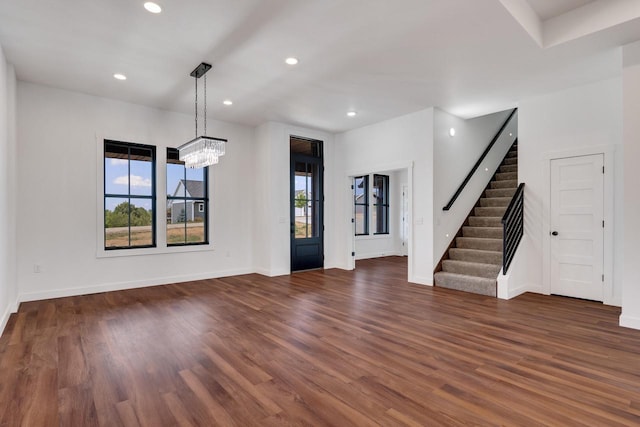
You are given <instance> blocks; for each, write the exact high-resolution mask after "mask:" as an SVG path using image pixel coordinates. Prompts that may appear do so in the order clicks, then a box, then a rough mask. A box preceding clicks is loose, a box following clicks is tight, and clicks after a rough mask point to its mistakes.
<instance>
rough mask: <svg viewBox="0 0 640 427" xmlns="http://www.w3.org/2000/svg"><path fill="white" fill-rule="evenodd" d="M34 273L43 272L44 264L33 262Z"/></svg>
mask: <svg viewBox="0 0 640 427" xmlns="http://www.w3.org/2000/svg"><path fill="white" fill-rule="evenodd" d="M33 272H34V273H42V266H41V265H40V264H33Z"/></svg>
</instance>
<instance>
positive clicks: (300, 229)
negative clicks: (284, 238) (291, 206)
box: [294, 162, 319, 239]
mask: <svg viewBox="0 0 640 427" xmlns="http://www.w3.org/2000/svg"><path fill="white" fill-rule="evenodd" d="M318 168H319V166H318V165H317V164H313V163H306V162H296V163H295V189H294V191H295V238H296V239H300V238H301V239H305V238H309V237H317V236H318V218H317V215H318V209H317V208H318V203H319V200H318V194H315V193H316V191H315V188H316V183H314V177H317V176H318Z"/></svg>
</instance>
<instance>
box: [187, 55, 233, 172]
mask: <svg viewBox="0 0 640 427" xmlns="http://www.w3.org/2000/svg"><path fill="white" fill-rule="evenodd" d="M210 69H211V65H209V64H206V63H204V62H203V63H201V64H200V65H198V66H197V67H196V68H195V69H194V70H193V71H192V72H191V74H190V75H191V77H193V78H194V79H195V81H196V96H195V111H196V120H195V122H196V137H195V138H194V139H192V140H191V141H189V142H187V143H186V144H182V145H181V146H180V147H178V152H179V158H180V161H183V162H184V165H185V167H187V168H191V169H196V168H204V167H206V166H211V165H215V164H217V163H218V160H219V158H220V156H224V153H225V145H226V142H227V140H226V139H220V138H212V137H210V136H206V134H207V76H206V75H205V74H207V71H209V70H210ZM202 76H204V132H203V135H201V136H198V79H199V78H200V77H202Z"/></svg>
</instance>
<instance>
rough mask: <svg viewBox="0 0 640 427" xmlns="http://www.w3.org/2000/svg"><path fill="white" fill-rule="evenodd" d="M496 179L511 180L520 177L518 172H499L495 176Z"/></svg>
mask: <svg viewBox="0 0 640 427" xmlns="http://www.w3.org/2000/svg"><path fill="white" fill-rule="evenodd" d="M495 179H496V181H510V180H514V179H515V180H517V179H518V172H498V173H497V174H496V177H495Z"/></svg>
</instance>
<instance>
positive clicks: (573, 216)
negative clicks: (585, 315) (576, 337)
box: [550, 154, 604, 301]
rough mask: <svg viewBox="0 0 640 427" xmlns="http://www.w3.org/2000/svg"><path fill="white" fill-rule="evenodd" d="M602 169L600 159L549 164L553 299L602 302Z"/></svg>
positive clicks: (551, 286)
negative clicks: (564, 298)
mask: <svg viewBox="0 0 640 427" xmlns="http://www.w3.org/2000/svg"><path fill="white" fill-rule="evenodd" d="M603 166H604V155H603V154H594V155H588V156H578V157H569V158H563V159H554V160H552V161H551V189H550V190H551V200H550V228H551V230H550V233H551V236H550V239H551V245H550V249H551V253H550V267H551V271H550V273H551V280H550V291H551V293H552V294H557V295H564V296H570V297H576V298H584V299H589V300H595V301H603V298H604V291H603V274H604V228H603V227H604V222H603V221H604V173H603V171H604V169H603ZM556 232H557V235H554V233H556Z"/></svg>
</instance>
